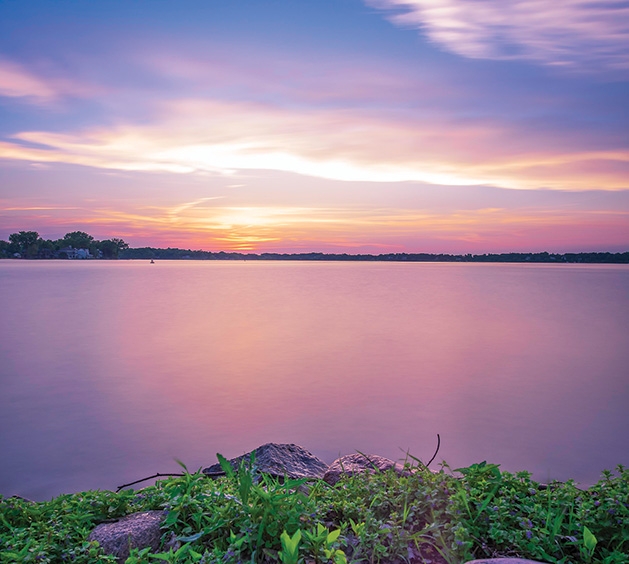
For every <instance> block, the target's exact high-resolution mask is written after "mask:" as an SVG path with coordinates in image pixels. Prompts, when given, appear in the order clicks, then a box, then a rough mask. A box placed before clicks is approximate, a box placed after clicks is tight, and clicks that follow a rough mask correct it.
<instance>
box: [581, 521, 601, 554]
mask: <svg viewBox="0 0 629 564" xmlns="http://www.w3.org/2000/svg"><path fill="white" fill-rule="evenodd" d="M597 542H598V541H597V540H596V537H595V536H594V534H593V533H592V531H590V529H588V528H587V527H586V526H584V527H583V544H584V546H585V548H586V549H587V550H588V551H589V552H590V553H592V552H594V548H596V543H597Z"/></svg>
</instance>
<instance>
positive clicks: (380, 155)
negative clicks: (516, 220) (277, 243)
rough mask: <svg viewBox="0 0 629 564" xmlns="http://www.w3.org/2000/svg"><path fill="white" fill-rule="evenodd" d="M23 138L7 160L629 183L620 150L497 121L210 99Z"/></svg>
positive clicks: (3, 145) (3, 152) (608, 185)
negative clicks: (129, 119)
mask: <svg viewBox="0 0 629 564" xmlns="http://www.w3.org/2000/svg"><path fill="white" fill-rule="evenodd" d="M14 137H15V138H16V139H17V140H19V141H20V142H19V143H10V142H0V158H5V159H16V160H28V161H34V162H44V163H45V162H64V163H73V164H80V165H85V166H92V167H98V168H104V169H118V170H138V171H141V170H144V171H168V172H173V173H184V174H185V173H193V172H210V173H219V174H230V173H231V172H234V171H246V170H256V169H257V170H275V171H283V172H294V173H298V174H302V175H307V176H312V177H318V178H327V179H334V180H346V181H380V182H395V181H422V182H428V183H433V184H442V185H452V184H458V185H471V184H493V185H497V186H503V187H510V188H540V187H545V188H556V189H568V190H575V189H592V188H601V189H626V188H627V177H626V174H625V173H624V170H626V167H627V164H628V163H629V154H628V153H627V152H626V151H622V150H619V151H583V150H574V149H573V150H571V149H567V148H564V149H557V148H553V147H548V146H546V147H545V146H543V144H542V141H541V139H540V138H539V137H538V138H531V139H530V140H529V141H528V142H527V143H526V144H522V142H521V141H520V142H519V143H515V141H518V140H519V139H520V138H521V133H520V132H518V131H517V130H510V129H508V128H506V127H505V126H503V125H499V124H494V123H473V122H464V123H463V122H459V121H457V120H451V119H448V118H445V117H438V116H434V117H432V118H422V119H421V120H417V121H413V120H409V119H403V118H402V117H398V118H395V117H392V116H388V117H386V116H379V117H378V116H375V115H366V114H364V113H361V112H360V111H349V110H332V109H326V110H316V111H314V110H311V111H308V112H303V111H297V110H289V109H280V108H277V107H270V106H265V105H259V104H243V103H226V102H217V101H207V100H179V101H174V102H169V103H167V104H164V105H163V106H162V109H161V112H160V113H159V115H157V116H155V119H154V120H153V121H152V122H151V124H133V123H129V124H120V125H118V126H116V127H113V128H107V129H105V128H102V129H92V130H86V131H79V132H67V133H63V134H60V133H51V132H45V131H30V132H22V133H20V134H17V135H15V136H14ZM24 142H26V144H25V143H24ZM31 144H35V146H33V145H31ZM44 147H45V148H44ZM514 147H515V148H514Z"/></svg>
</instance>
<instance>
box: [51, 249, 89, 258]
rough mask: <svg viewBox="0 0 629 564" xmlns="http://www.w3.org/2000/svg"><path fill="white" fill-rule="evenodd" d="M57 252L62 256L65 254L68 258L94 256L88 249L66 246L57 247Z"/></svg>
mask: <svg viewBox="0 0 629 564" xmlns="http://www.w3.org/2000/svg"><path fill="white" fill-rule="evenodd" d="M58 254H59V255H60V256H62V255H63V254H65V255H66V257H68V258H69V259H91V258H94V257H93V256H92V254H91V253H90V251H89V250H88V249H73V248H72V247H66V248H64V249H59V251H58Z"/></svg>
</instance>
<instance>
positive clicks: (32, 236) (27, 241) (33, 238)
mask: <svg viewBox="0 0 629 564" xmlns="http://www.w3.org/2000/svg"><path fill="white" fill-rule="evenodd" d="M39 241H41V239H40V238H39V233H37V231H20V232H19V233H11V235H9V243H10V245H9V252H10V253H11V254H13V253H20V254H21V255H22V257H29V258H30V257H34V256H36V255H37V250H38V243H39Z"/></svg>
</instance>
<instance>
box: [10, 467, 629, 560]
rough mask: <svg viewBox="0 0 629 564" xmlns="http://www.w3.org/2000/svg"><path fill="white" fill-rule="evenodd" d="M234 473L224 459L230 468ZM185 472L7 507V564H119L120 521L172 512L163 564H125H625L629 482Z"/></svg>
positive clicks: (614, 478)
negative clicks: (116, 528)
mask: <svg viewBox="0 0 629 564" xmlns="http://www.w3.org/2000/svg"><path fill="white" fill-rule="evenodd" d="M223 462H224V460H223ZM223 467H224V469H226V470H227V471H228V475H227V476H226V477H224V478H220V479H217V480H212V479H210V478H208V477H206V476H205V475H203V474H201V473H199V472H197V473H188V472H187V471H186V473H185V474H184V475H183V477H177V478H169V479H167V480H163V481H160V482H157V483H156V485H154V486H150V487H147V488H145V489H142V490H137V491H133V490H127V491H122V492H120V493H113V492H109V491H90V492H84V493H77V494H72V495H63V496H60V497H57V498H55V499H53V500H51V501H48V502H43V503H33V502H29V501H26V500H23V499H20V498H7V499H3V498H0V562H1V563H14V562H19V563H22V562H24V563H27V562H37V563H47V562H51V563H52V562H77V563H93V562H114V561H115V560H114V558H113V557H112V556H105V555H103V554H102V553H101V552H100V549H99V547H98V546H97V544H96V543H90V542H88V541H87V537H88V534H89V532H90V531H91V529H92V528H93V527H94V526H95V525H96V524H98V523H100V522H103V521H106V520H111V519H112V518H117V517H122V516H124V515H127V514H130V513H133V512H136V511H145V510H150V509H165V510H166V511H167V512H168V513H167V518H166V520H165V523H164V525H163V531H164V534H163V537H162V538H163V541H164V546H167V547H168V548H164V549H162V552H160V553H158V554H155V553H150V552H149V550H148V549H144V550H137V549H135V550H133V551H132V553H131V556H130V557H129V558H128V559H127V564H141V563H142V564H144V563H146V564H148V563H155V562H181V563H210V562H214V563H221V564H227V563H232V562H233V563H236V562H251V563H265V564H266V563H276V562H277V563H281V564H310V563H314V564H323V563H333V564H346V563H352V562H365V563H370V564H371V563H378V562H387V563H390V562H399V563H404V562H406V563H410V564H415V563H419V562H432V563H444V562H446V563H457V562H464V561H466V560H471V559H472V558H482V557H496V556H520V557H525V558H531V559H536V560H542V561H547V562H551V563H555V562H558V563H566V564H567V563H581V562H584V563H588V562H592V563H604V564H626V563H629V470H628V469H626V468H624V467H622V466H619V467H618V468H617V472H616V473H615V474H614V473H612V472H607V471H606V472H604V473H603V476H602V478H601V480H600V481H599V482H598V483H597V484H595V485H594V486H592V487H591V488H589V489H587V490H580V489H578V488H577V487H576V485H575V484H574V482H572V481H568V482H566V483H552V484H548V485H540V484H538V483H536V482H534V481H532V480H531V477H530V474H529V473H527V472H519V473H517V474H510V473H507V472H501V471H500V469H499V467H498V466H497V465H494V464H487V463H484V462H483V463H481V464H475V465H472V466H470V467H468V468H461V469H458V470H455V471H451V470H450V468H449V467H448V466H447V465H446V464H443V465H442V469H441V471H439V472H435V473H433V472H431V471H429V470H427V469H425V468H424V467H423V466H422V465H419V466H417V465H415V466H412V465H408V470H409V472H408V475H406V476H398V475H396V474H395V473H394V472H385V473H380V474H374V475H359V476H354V477H346V478H344V479H343V480H341V481H340V482H339V483H338V484H337V485H336V486H329V485H328V484H326V483H325V482H323V481H317V482H308V483H307V482H305V481H304V480H286V481H284V482H283V483H282V481H278V480H276V479H273V478H269V477H267V476H261V477H254V476H252V474H251V473H250V472H249V471H248V470H246V469H245V467H244V466H242V467H241V468H240V470H239V471H238V472H234V471H232V470H231V467H229V465H228V464H226V463H225V464H224V465H223Z"/></svg>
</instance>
